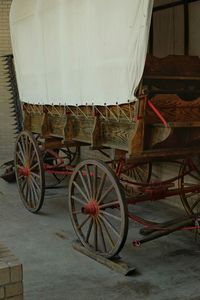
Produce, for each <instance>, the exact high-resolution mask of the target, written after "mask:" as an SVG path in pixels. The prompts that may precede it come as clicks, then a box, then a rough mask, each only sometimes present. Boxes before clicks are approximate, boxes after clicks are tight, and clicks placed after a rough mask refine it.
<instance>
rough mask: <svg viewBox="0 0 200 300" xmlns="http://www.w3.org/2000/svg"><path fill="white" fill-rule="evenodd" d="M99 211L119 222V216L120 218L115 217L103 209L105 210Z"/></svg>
mask: <svg viewBox="0 0 200 300" xmlns="http://www.w3.org/2000/svg"><path fill="white" fill-rule="evenodd" d="M100 213H101V214H103V215H106V216H108V217H110V218H113V219H115V220H116V221H119V222H121V218H120V217H117V216H115V215H113V214H110V213H108V212H107V211H105V210H100Z"/></svg>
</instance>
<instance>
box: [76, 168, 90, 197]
mask: <svg viewBox="0 0 200 300" xmlns="http://www.w3.org/2000/svg"><path fill="white" fill-rule="evenodd" d="M78 174H79V177H80V178H81V182H82V184H83V186H84V189H85V192H86V194H87V196H88V199H90V198H91V196H90V192H89V189H88V186H87V183H86V182H85V179H84V178H83V174H82V172H81V171H79V172H78Z"/></svg>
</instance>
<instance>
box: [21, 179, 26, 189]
mask: <svg viewBox="0 0 200 300" xmlns="http://www.w3.org/2000/svg"><path fill="white" fill-rule="evenodd" d="M26 184H27V180H26V179H25V180H24V181H23V183H22V186H21V190H22V192H23V191H24V188H25V186H26Z"/></svg>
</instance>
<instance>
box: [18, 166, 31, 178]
mask: <svg viewBox="0 0 200 300" xmlns="http://www.w3.org/2000/svg"><path fill="white" fill-rule="evenodd" d="M18 173H19V175H22V176H25V177H28V176H29V175H30V169H29V168H28V167H19V168H18Z"/></svg>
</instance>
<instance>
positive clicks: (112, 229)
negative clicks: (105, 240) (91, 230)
mask: <svg viewBox="0 0 200 300" xmlns="http://www.w3.org/2000/svg"><path fill="white" fill-rule="evenodd" d="M100 218H101V219H102V220H103V221H104V223H105V224H106V225H107V226H108V227H109V228H110V230H111V231H112V232H113V233H115V235H116V236H117V237H118V238H119V237H120V234H119V232H117V230H116V228H115V227H114V226H113V225H112V223H111V222H110V221H109V220H108V219H107V218H106V217H104V216H102V215H100Z"/></svg>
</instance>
